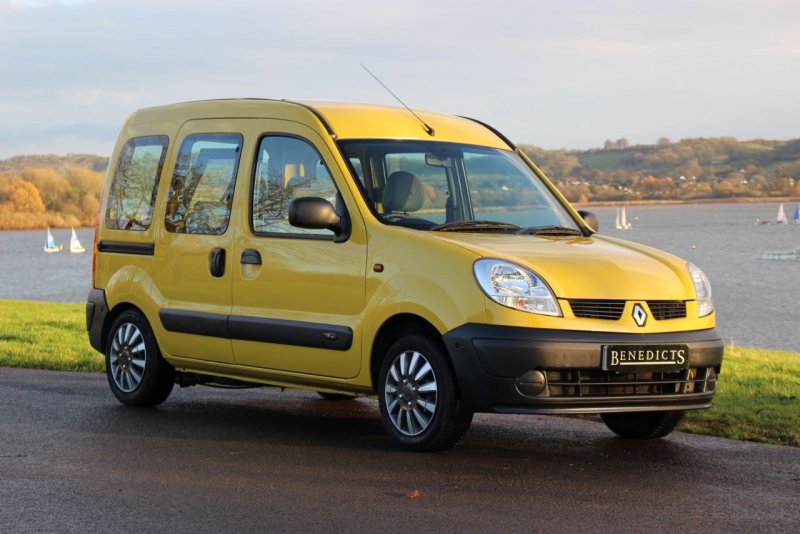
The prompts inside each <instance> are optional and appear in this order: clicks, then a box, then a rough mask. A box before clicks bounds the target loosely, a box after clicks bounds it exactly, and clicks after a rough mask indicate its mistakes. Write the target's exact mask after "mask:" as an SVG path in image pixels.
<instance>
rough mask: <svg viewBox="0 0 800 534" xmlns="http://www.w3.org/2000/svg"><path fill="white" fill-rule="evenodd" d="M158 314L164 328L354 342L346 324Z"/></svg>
mask: <svg viewBox="0 0 800 534" xmlns="http://www.w3.org/2000/svg"><path fill="white" fill-rule="evenodd" d="M158 316H159V317H160V318H161V324H162V325H164V328H166V329H167V330H169V331H170V332H180V333H183V334H195V335H199V336H211V337H221V338H226V339H240V340H243V341H260V342H262V343H278V344H281V345H294V346H297V347H312V348H317V349H329V350H342V351H344V350H348V349H349V348H350V347H351V346H352V344H353V330H352V329H351V328H348V327H346V326H338V325H329V324H322V323H309V322H305V321H287V320H284V319H267V318H262V317H245V316H240V315H222V314H216V313H202V312H192V311H186V310H169V309H164V310H160V311H159V312H158Z"/></svg>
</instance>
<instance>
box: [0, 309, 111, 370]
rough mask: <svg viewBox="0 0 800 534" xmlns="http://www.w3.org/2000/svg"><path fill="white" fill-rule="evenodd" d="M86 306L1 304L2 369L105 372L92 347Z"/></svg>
mask: <svg viewBox="0 0 800 534" xmlns="http://www.w3.org/2000/svg"><path fill="white" fill-rule="evenodd" d="M85 310H86V306H85V305H84V304H56V303H43V302H28V301H17V300H0V366H4V367H27V368H30V369H52V370H58V371H104V370H105V364H104V362H103V356H102V355H101V354H100V353H98V352H96V351H95V350H94V349H93V348H92V347H91V346H90V345H89V336H88V335H87V332H86V311H85Z"/></svg>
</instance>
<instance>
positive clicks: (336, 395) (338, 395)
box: [317, 391, 357, 401]
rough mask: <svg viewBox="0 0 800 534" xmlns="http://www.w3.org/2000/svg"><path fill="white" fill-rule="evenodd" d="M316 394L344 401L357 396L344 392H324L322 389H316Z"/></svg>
mask: <svg viewBox="0 0 800 534" xmlns="http://www.w3.org/2000/svg"><path fill="white" fill-rule="evenodd" d="M317 395H319V396H320V397H322V398H323V399H325V400H329V401H346V400H353V399H356V398H357V397H356V396H355V395H347V394H346V393H326V392H324V391H317Z"/></svg>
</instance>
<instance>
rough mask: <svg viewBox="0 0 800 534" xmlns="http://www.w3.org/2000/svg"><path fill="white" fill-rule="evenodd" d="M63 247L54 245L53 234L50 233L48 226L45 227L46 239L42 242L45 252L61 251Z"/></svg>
mask: <svg viewBox="0 0 800 534" xmlns="http://www.w3.org/2000/svg"><path fill="white" fill-rule="evenodd" d="M63 248H64V245H62V244H58V245H56V240H55V239H54V238H53V234H52V233H50V228H49V227H48V228H47V239H46V240H45V242H44V251H45V252H61V250H62V249H63Z"/></svg>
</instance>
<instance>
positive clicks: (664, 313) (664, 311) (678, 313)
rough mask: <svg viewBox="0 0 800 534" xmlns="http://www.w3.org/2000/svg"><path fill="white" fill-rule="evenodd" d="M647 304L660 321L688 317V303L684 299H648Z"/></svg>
mask: <svg viewBox="0 0 800 534" xmlns="http://www.w3.org/2000/svg"><path fill="white" fill-rule="evenodd" d="M647 306H648V307H649V308H650V313H652V314H653V317H655V318H656V319H658V320H659V321H663V320H665V319H683V318H684V317H686V303H685V302H684V301H682V300H648V301H647Z"/></svg>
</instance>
